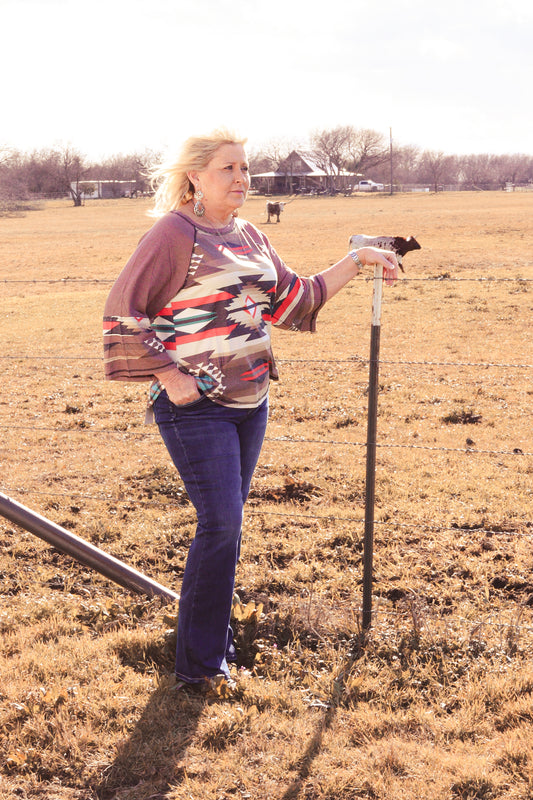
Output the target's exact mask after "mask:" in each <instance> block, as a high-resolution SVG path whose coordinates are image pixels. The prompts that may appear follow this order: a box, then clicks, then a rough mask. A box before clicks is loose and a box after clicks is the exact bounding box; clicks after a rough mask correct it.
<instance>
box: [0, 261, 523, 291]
mask: <svg viewBox="0 0 533 800" xmlns="http://www.w3.org/2000/svg"><path fill="white" fill-rule="evenodd" d="M528 266H530V265H529V264H524V268H527V267H528ZM470 269H479V267H470ZM483 269H487V267H483ZM117 277H118V276H117ZM362 279H363V280H364V281H365V283H368V282H370V281H373V280H374V279H373V277H371V276H370V275H364V276H362ZM115 281H116V277H115V278H0V283H5V284H10V283H17V284H19V283H30V284H36V283H42V284H53V283H62V284H64V285H66V284H76V283H101V284H105V285H106V286H107V285H110V284H113V283H115ZM426 281H428V282H429V281H439V283H442V282H443V281H448V282H450V283H531V282H533V278H522V277H512V278H495V277H493V276H491V275H489V276H485V275H484V276H482V277H477V278H465V277H452V276H451V275H448V274H447V273H445V274H443V275H423V276H417V277H407V276H402V278H401V282H400V285H401V284H403V283H420V282H422V283H424V282H426Z"/></svg>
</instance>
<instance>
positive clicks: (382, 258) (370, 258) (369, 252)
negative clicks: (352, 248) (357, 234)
mask: <svg viewBox="0 0 533 800" xmlns="http://www.w3.org/2000/svg"><path fill="white" fill-rule="evenodd" d="M357 255H358V256H359V258H360V259H361V261H362V262H363V264H365V265H366V266H370V265H371V264H381V265H382V266H383V268H384V273H383V277H384V279H385V283H386V284H387V286H392V285H393V284H394V283H396V281H397V280H398V270H399V266H398V259H397V258H396V253H393V252H392V250H381V249H380V248H379V247H361V248H360V249H358V250H357Z"/></svg>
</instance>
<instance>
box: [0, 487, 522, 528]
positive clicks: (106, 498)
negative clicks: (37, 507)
mask: <svg viewBox="0 0 533 800" xmlns="http://www.w3.org/2000/svg"><path fill="white" fill-rule="evenodd" d="M0 491H2V492H4V494H9V493H11V494H18V495H23V496H24V495H27V496H30V497H31V496H36V497H63V498H66V497H68V498H78V499H80V500H95V501H97V502H99V503H101V502H105V503H113V505H117V506H126V505H130V504H131V502H132V500H131V498H130V499H128V498H121V497H114V496H112V495H87V494H82V493H81V492H73V491H72V492H60V491H47V492H43V491H40V490H37V489H24V488H22V487H9V486H0ZM252 499H253V498H252ZM144 502H146V503H147V504H149V506H150V508H160V509H164V510H167V511H168V510H169V509H173V508H180V509H181V510H182V511H183V510H184V508H185V507H184V506H183V505H182V504H181V503H177V504H175V503H173V502H172V498H170V499H169V500H168V501H166V502H165V503H162V502H158V501H157V500H153V499H150V498H148V499H147V500H146V501H144ZM190 510H191V514H192V513H193V511H194V509H192V508H191V509H190ZM246 515H249V516H254V517H263V516H264V517H283V518H284V519H313V520H317V521H325V522H353V523H357V524H364V521H365V520H364V517H344V516H338V515H337V514H309V513H307V512H303V511H302V512H293V513H288V512H287V511H274V510H272V509H269V510H268V511H265V510H257V509H255V508H254V507H253V506H248V507H247V509H246ZM374 524H375V525H383V526H385V525H388V526H390V527H393V528H407V529H409V530H422V531H430V532H431V533H445V532H450V531H454V532H456V533H464V534H468V533H476V534H483V535H488V536H497V535H502V536H512V537H515V536H516V537H524V538H530V537H533V529H532V530H531V533H529V532H527V531H521V530H508V529H503V528H502V529H501V530H497V529H495V528H490V527H489V528H484V527H477V526H464V527H462V526H461V525H459V524H453V523H452V524H451V525H428V524H427V523H425V522H424V523H422V522H398V521H397V520H390V519H387V520H383V519H376V520H374ZM527 524H528V523H526V525H527Z"/></svg>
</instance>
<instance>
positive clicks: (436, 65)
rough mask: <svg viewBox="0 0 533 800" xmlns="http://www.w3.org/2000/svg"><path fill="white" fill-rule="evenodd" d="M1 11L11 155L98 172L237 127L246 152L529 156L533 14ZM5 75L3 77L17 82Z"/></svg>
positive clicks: (173, 7) (291, 7) (10, 0)
mask: <svg viewBox="0 0 533 800" xmlns="http://www.w3.org/2000/svg"><path fill="white" fill-rule="evenodd" d="M327 9H328V12H327V14H326V13H325V12H324V11H323V10H321V7H314V6H312V7H310V6H308V5H307V3H304V2H303V0H293V2H292V3H291V2H290V1H287V0H269V2H268V3H265V4H264V5H263V4H257V5H255V4H254V5H252V3H250V2H245V0H232V2H229V0H206V2H205V3H203V4H196V5H191V4H190V3H185V2H184V0H150V2H146V0H129V2H126V0H107V2H103V0H94V2H92V3H91V4H82V3H80V2H78V0H0V21H1V23H2V28H3V30H4V32H5V35H4V41H3V47H2V52H1V54H0V64H1V66H2V75H3V76H4V78H5V79H4V81H3V91H2V104H1V106H0V107H1V109H2V114H1V121H0V145H2V146H11V147H14V148H16V149H17V150H21V151H24V152H27V151H31V150H34V149H41V148H46V147H52V146H56V145H65V144H69V145H72V146H73V147H75V148H76V149H78V150H80V151H81V152H82V153H84V154H85V155H86V156H87V157H88V158H89V159H91V160H99V159H103V158H106V157H108V156H111V155H114V154H127V153H132V152H136V151H141V150H145V149H147V148H151V149H154V150H166V149H169V150H171V151H172V150H173V149H175V148H176V147H177V146H178V145H179V143H180V142H181V141H182V140H183V139H184V138H186V137H187V136H189V135H191V134H194V133H201V132H206V131H210V130H211V129H213V128H215V127H218V126H219V125H226V126H228V127H230V128H232V129H234V130H236V131H237V133H239V134H241V135H243V136H247V137H248V144H249V148H250V150H252V151H253V150H258V149H260V148H261V147H262V146H263V145H265V144H266V143H268V142H270V141H272V140H282V141H288V142H290V143H291V144H294V145H295V146H296V145H298V144H305V143H306V142H307V141H308V138H309V135H310V134H311V132H312V131H313V130H317V129H321V130H322V129H328V128H334V127H336V126H337V125H353V126H354V127H355V128H371V129H374V130H377V131H379V132H380V133H382V134H383V136H384V137H386V138H387V139H388V137H389V131H390V130H391V129H392V136H393V141H394V143H395V144H396V145H398V146H400V145H415V146H417V147H420V148H421V149H423V150H439V151H440V150H442V151H444V152H445V153H450V154H457V155H461V154H469V153H491V154H497V155H500V154H505V153H526V154H529V155H531V154H533V140H532V139H533V137H532V129H533V124H532V123H533V111H532V108H531V102H530V100H529V95H530V89H529V83H530V80H529V79H530V78H531V75H532V66H533V48H531V34H532V28H533V25H532V23H533V10H532V6H531V4H530V2H529V0H508V2H507V3H505V4H502V3H500V2H496V0H472V2H471V3H468V4H466V3H463V2H458V0H449V2H448V3H447V4H446V7H444V5H442V6H435V7H433V6H431V5H430V4H428V3H426V2H422V0H382V2H380V3H379V5H378V4H375V3H371V2H369V1H367V0H365V1H364V2H363V1H362V0H333V2H332V3H329V4H328V5H327ZM6 76H7V78H6Z"/></svg>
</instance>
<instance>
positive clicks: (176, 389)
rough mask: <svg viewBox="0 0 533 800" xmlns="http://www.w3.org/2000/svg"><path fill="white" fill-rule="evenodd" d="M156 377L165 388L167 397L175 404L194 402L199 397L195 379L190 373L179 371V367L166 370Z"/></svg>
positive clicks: (182, 404)
mask: <svg viewBox="0 0 533 800" xmlns="http://www.w3.org/2000/svg"><path fill="white" fill-rule="evenodd" d="M156 377H157V378H158V379H159V382H160V383H161V386H162V388H163V389H165V391H166V393H167V395H168V399H169V400H170V402H171V403H174V405H175V406H184V405H186V404H187V403H194V402H195V401H196V400H198V399H199V398H200V397H201V394H200V392H199V391H198V384H197V383H196V379H195V378H194V377H193V376H192V375H186V374H185V373H184V372H180V371H179V369H175V370H166V371H165V372H162V373H161V374H160V375H156Z"/></svg>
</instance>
